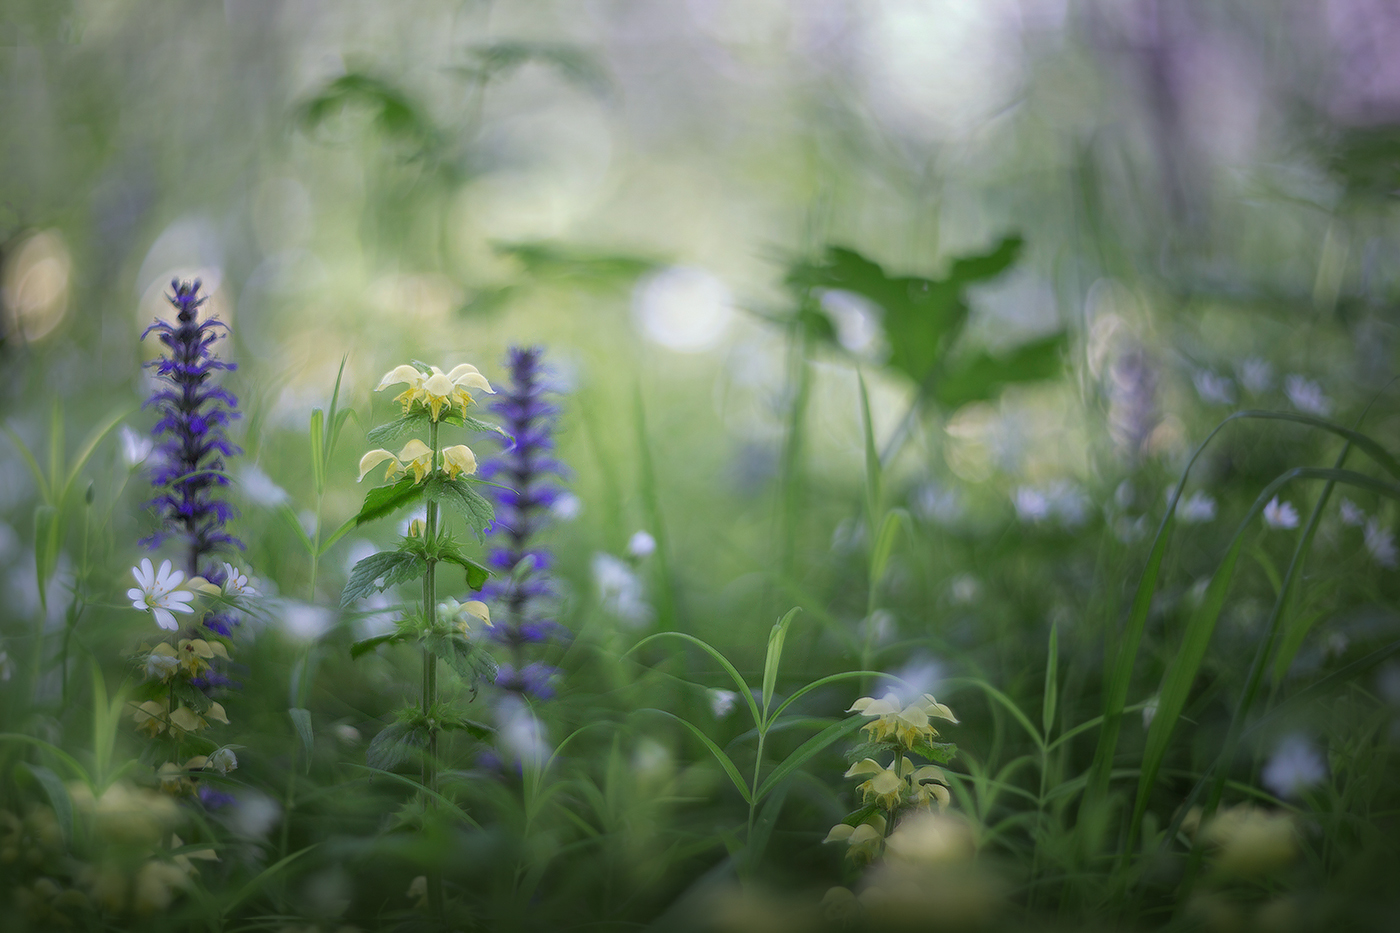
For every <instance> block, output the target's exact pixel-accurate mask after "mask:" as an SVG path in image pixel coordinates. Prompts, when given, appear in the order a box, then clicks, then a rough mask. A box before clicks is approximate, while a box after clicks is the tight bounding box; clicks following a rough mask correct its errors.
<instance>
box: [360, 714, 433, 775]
mask: <svg viewBox="0 0 1400 933" xmlns="http://www.w3.org/2000/svg"><path fill="white" fill-rule="evenodd" d="M427 747H428V736H427V733H426V731H425V730H423V729H422V728H419V727H416V726H414V725H412V724H410V723H406V722H394V723H390V724H389V725H387V726H385V727H384V728H383V729H381V730H380V732H379V734H378V735H376V736H375V737H374V739H373V740H371V741H370V743H369V748H368V749H366V751H365V762H366V763H367V764H368V765H369V766H370V767H371V768H378V769H379V770H381V771H388V770H389V769H391V768H396V767H398V766H399V765H401V764H403V763H404V762H405V761H407V760H408V758H409V756H411V755H412V754H413V753H414V752H415V751H421V750H422V749H424V748H427Z"/></svg>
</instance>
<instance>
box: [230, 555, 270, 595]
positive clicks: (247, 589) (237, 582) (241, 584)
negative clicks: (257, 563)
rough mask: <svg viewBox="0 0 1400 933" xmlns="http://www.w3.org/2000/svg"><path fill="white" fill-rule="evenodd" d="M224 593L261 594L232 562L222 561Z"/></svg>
mask: <svg viewBox="0 0 1400 933" xmlns="http://www.w3.org/2000/svg"><path fill="white" fill-rule="evenodd" d="M224 595H225V596H234V597H238V596H261V595H262V594H261V593H259V592H258V589H257V587H255V586H253V584H252V583H250V582H249V580H248V575H247V574H246V573H244V572H243V571H241V570H239V569H238V568H237V567H235V566H233V564H230V563H228V562H227V561H225V562H224Z"/></svg>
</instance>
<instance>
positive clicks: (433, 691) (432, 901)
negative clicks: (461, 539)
mask: <svg viewBox="0 0 1400 933" xmlns="http://www.w3.org/2000/svg"><path fill="white" fill-rule="evenodd" d="M428 446H429V447H431V448H432V449H433V462H432V465H431V466H432V474H431V475H436V474H437V471H438V468H439V466H440V461H441V453H440V451H439V450H438V423H437V422H436V421H434V422H432V423H431V424H430V425H429V427H428ZM437 524H438V507H437V503H436V502H434V501H431V500H429V502H428V517H427V522H426V527H425V528H424V530H423V536H424V541H425V543H426V544H427V546H428V553H429V554H430V555H431V554H433V553H435V552H434V550H433V547H434V545H435V544H436V543H437ZM423 616H424V619H425V621H426V623H427V625H428V627H429V628H432V627H433V626H434V625H436V624H437V560H436V559H435V558H433V557H431V556H430V557H429V558H428V567H427V570H426V571H425V572H424V574H423ZM437 669H438V657H437V654H436V653H435V652H434V651H433V650H432V649H430V648H428V647H426V646H425V647H424V648H423V713H424V715H426V716H429V717H431V716H432V710H433V709H434V708H435V707H436V706H437V701H438V683H437ZM437 755H438V729H437V723H436V722H434V721H432V719H431V718H430V719H429V721H428V753H427V755H426V757H424V759H423V786H424V787H425V788H427V790H428V791H430V792H431V794H436V793H437V789H438V775H437ZM428 809H429V810H435V809H437V801H436V798H435V797H433V796H429V798H428ZM428 905H429V909H430V910H431V912H432V915H433V916H434V917H435V918H437V919H439V920H441V919H442V871H441V869H438V868H436V867H434V868H433V869H432V870H430V871H429V872H428Z"/></svg>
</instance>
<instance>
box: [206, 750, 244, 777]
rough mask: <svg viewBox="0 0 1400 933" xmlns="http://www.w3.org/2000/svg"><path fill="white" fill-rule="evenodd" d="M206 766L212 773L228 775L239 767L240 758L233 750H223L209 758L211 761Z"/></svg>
mask: <svg viewBox="0 0 1400 933" xmlns="http://www.w3.org/2000/svg"><path fill="white" fill-rule="evenodd" d="M204 766H205V767H206V768H208V769H210V770H211V771H217V772H219V773H220V774H228V773H229V772H230V771H232V770H234V769H235V768H237V767H238V756H237V755H235V754H234V753H233V749H231V748H221V749H218V750H217V751H215V752H214V754H212V755H210V756H209V760H208V761H206V762H205V763H204Z"/></svg>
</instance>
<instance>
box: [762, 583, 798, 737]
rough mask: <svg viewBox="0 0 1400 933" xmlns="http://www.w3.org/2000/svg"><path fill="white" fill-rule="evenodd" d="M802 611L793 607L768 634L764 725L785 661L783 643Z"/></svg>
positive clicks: (765, 657)
mask: <svg viewBox="0 0 1400 933" xmlns="http://www.w3.org/2000/svg"><path fill="white" fill-rule="evenodd" d="M801 611H802V607H800V606H793V607H792V608H791V609H789V610H788V611H787V614H786V615H784V616H783V617H782V618H781V619H779V620H778V621H777V622H774V623H773V628H772V629H771V630H769V632H768V653H767V654H766V655H765V656H764V658H763V717H764V723H765V724H766V723H767V722H768V707H769V705H770V704H771V703H772V702H773V688H774V687H776V686H777V684H778V665H779V664H780V663H782V659H783V641H784V640H785V639H786V638H787V630H788V626H789V625H791V624H792V620H793V619H795V618H796V617H797V614H798V613H799V612H801Z"/></svg>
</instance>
